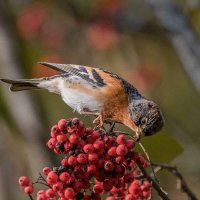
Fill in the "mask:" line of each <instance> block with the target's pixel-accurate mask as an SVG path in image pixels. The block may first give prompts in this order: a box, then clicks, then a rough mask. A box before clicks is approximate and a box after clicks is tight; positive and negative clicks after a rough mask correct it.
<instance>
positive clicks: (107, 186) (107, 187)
mask: <svg viewBox="0 0 200 200" xmlns="http://www.w3.org/2000/svg"><path fill="white" fill-rule="evenodd" d="M112 187H113V184H112V181H111V180H110V179H107V180H104V182H103V189H104V190H105V191H110V190H111V189H112Z"/></svg>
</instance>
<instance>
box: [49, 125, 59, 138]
mask: <svg viewBox="0 0 200 200" xmlns="http://www.w3.org/2000/svg"><path fill="white" fill-rule="evenodd" d="M59 134H60V130H59V128H58V125H54V126H52V128H51V137H53V138H55V137H56V136H57V135H59Z"/></svg>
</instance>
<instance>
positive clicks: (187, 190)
mask: <svg viewBox="0 0 200 200" xmlns="http://www.w3.org/2000/svg"><path fill="white" fill-rule="evenodd" d="M151 165H152V166H154V167H156V168H155V171H156V172H158V171H160V170H163V169H165V170H167V171H169V172H170V173H172V174H173V175H174V176H176V178H177V189H179V190H181V191H183V192H185V193H186V194H187V196H188V197H189V199H190V200H198V199H197V197H196V196H195V194H194V193H193V192H192V191H191V190H190V188H189V187H188V185H187V184H186V182H185V180H184V178H183V176H182V175H181V173H180V172H179V171H178V169H177V168H176V167H174V166H170V165H167V164H155V163H151Z"/></svg>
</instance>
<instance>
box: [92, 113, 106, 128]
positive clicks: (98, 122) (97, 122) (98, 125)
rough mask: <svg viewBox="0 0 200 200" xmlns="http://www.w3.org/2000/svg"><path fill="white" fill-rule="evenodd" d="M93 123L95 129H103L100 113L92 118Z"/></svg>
mask: <svg viewBox="0 0 200 200" xmlns="http://www.w3.org/2000/svg"><path fill="white" fill-rule="evenodd" d="M93 124H94V125H95V126H94V129H95V130H97V129H100V128H103V129H105V128H104V127H103V117H102V115H99V116H98V117H97V118H96V119H94V121H93Z"/></svg>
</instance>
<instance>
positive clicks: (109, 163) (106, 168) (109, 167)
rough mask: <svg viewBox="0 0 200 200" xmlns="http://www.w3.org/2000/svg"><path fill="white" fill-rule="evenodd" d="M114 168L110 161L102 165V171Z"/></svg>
mask: <svg viewBox="0 0 200 200" xmlns="http://www.w3.org/2000/svg"><path fill="white" fill-rule="evenodd" d="M114 168H115V165H114V163H113V162H111V161H110V160H108V161H105V163H104V169H105V170H106V171H109V172H110V171H112V170H113V169H114Z"/></svg>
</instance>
